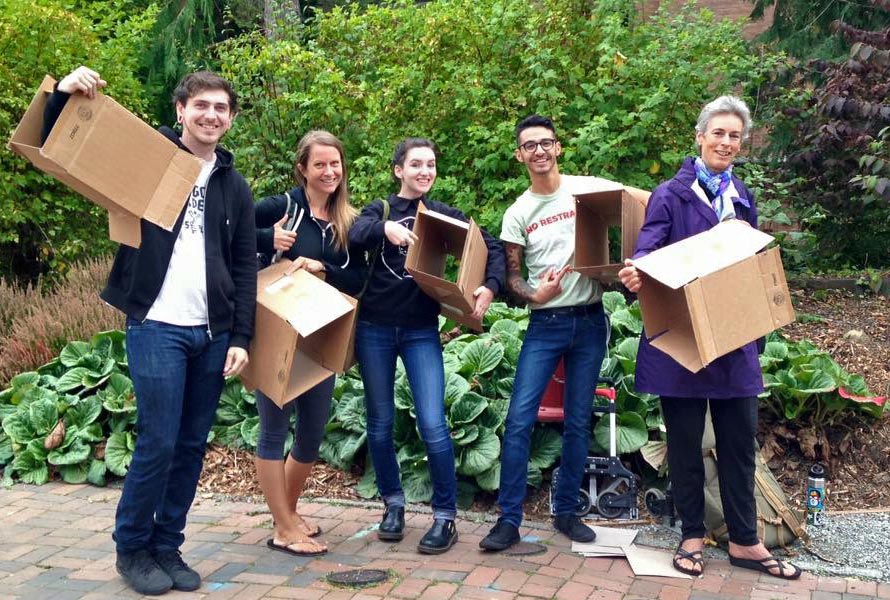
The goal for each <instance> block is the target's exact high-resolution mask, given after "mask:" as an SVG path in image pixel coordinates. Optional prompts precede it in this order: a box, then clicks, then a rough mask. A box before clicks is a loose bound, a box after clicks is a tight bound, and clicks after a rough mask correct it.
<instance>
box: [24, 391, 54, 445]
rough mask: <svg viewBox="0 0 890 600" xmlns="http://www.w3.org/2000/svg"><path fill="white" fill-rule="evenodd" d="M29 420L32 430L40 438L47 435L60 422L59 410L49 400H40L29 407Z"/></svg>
mask: <svg viewBox="0 0 890 600" xmlns="http://www.w3.org/2000/svg"><path fill="white" fill-rule="evenodd" d="M28 418H29V419H30V420H31V428H32V429H33V430H34V433H36V434H37V435H38V436H40V435H46V434H48V433H49V432H50V431H52V430H53V427H55V426H56V423H58V422H59V409H58V407H57V406H56V403H55V402H54V401H53V400H51V399H49V398H40V399H39V400H35V401H34V402H31V403H30V404H29V405H28Z"/></svg>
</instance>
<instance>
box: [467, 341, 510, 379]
mask: <svg viewBox="0 0 890 600" xmlns="http://www.w3.org/2000/svg"><path fill="white" fill-rule="evenodd" d="M503 358H504V347H503V346H502V345H501V343H500V342H496V341H494V340H492V339H478V340H475V341H473V342H470V343H469V344H467V346H466V348H464V349H463V350H462V351H461V353H460V361H461V363H462V366H461V369H460V371H461V373H462V374H465V375H469V376H475V375H483V374H485V373H488V372H489V371H491V370H493V369H494V368H495V367H497V366H498V365H499V364H500V362H501V360H502V359H503Z"/></svg>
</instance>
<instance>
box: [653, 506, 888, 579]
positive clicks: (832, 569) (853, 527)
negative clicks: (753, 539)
mask: <svg viewBox="0 0 890 600" xmlns="http://www.w3.org/2000/svg"><path fill="white" fill-rule="evenodd" d="M809 532H810V538H811V539H810V542H809V543H808V544H803V543H802V542H800V541H798V542H797V543H796V544H795V545H794V546H792V547H791V553H792V556H791V560H792V561H793V562H794V563H795V564H797V565H798V566H799V567H800V568H802V569H804V570H806V571H810V572H813V573H816V574H818V575H830V576H835V577H857V578H859V579H872V580H877V581H884V582H887V581H890V552H887V551H886V548H887V544H888V540H890V513H887V512H875V513H857V514H850V513H848V514H830V513H829V514H827V515H826V519H825V525H823V526H822V527H810V528H809ZM679 533H680V532H679V528H676V529H673V530H672V529H671V528H669V527H667V526H665V525H647V526H644V527H641V528H640V535H639V536H638V537H637V542H639V543H641V544H645V545H649V546H657V547H661V548H669V549H673V548H675V547H676V546H677V542H678V541H679V539H680V538H679ZM774 552H775V553H776V555H777V556H779V557H783V555H784V552H783V551H781V550H775V551H774ZM705 557H713V558H723V559H726V558H727V555H726V552H725V551H723V550H721V549H719V548H713V547H709V548H707V549H706V550H705Z"/></svg>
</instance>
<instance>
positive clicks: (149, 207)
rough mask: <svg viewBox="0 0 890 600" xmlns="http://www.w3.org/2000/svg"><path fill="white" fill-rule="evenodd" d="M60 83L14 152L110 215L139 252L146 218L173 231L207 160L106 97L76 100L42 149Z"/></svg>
mask: <svg viewBox="0 0 890 600" xmlns="http://www.w3.org/2000/svg"><path fill="white" fill-rule="evenodd" d="M54 84H55V80H54V79H53V78H52V77H50V76H49V75H47V76H46V77H44V79H43V82H42V83H41V84H40V88H39V89H38V90H37V94H36V95H35V96H34V98H33V100H32V101H31V104H30V105H29V106H28V110H27V111H26V112H25V115H24V117H23V118H22V120H21V122H20V123H19V125H18V127H16V130H15V132H14V133H13V135H12V137H11V138H10V140H9V144H8V145H9V148H10V149H11V150H12V151H13V152H16V153H17V154H20V155H21V156H23V157H25V158H26V159H28V160H29V161H30V162H31V163H32V164H33V165H34V166H35V167H37V168H38V169H40V170H41V171H43V172H45V173H48V174H49V175H52V176H53V177H55V178H56V179H58V180H59V181H61V182H62V183H64V184H66V185H67V186H68V187H70V188H72V189H73V190H75V191H76V192H78V193H79V194H81V195H83V196H84V197H86V198H87V199H88V200H90V201H92V202H94V203H95V204H98V205H99V206H101V207H103V208H105V209H106V210H108V211H109V236H110V237H111V239H113V240H114V241H116V242H120V243H123V244H127V245H131V246H136V247H138V246H139V242H140V240H141V231H140V224H139V219H141V218H145V219H146V220H148V221H150V222H152V223H155V224H156V225H158V226H160V227H163V228H164V229H167V230H168V231H169V230H172V229H173V226H174V224H175V223H176V219H177V218H178V216H179V213H180V212H181V211H182V207H183V205H184V204H185V202H186V200H187V199H188V197H189V195H190V194H191V191H192V188H193V187H194V184H195V180H196V179H197V178H198V174H199V173H200V171H201V162H200V160H199V159H198V158H197V157H196V156H193V155H191V154H189V153H188V152H185V151H183V150H180V149H179V148H178V147H177V146H176V145H175V144H173V143H171V142H170V140H168V139H167V138H165V137H164V136H163V135H162V134H161V133H159V132H158V131H155V129H153V128H152V127H151V126H149V125H148V124H146V123H144V122H142V121H141V120H140V119H139V118H138V117H136V116H135V115H133V114H132V113H130V112H129V111H127V109H125V108H124V107H122V106H121V105H120V104H118V103H117V102H115V101H114V100H112V99H111V98H110V97H108V96H105V95H104V94H101V93H100V94H98V95H97V97H96V98H94V99H92V100H91V99H89V98H87V97H86V96H84V95H82V94H74V95H72V96H71V98H69V100H68V102H67V103H66V105H65V108H64V109H63V110H62V113H61V114H60V115H59V119H58V120H57V121H56V124H55V125H54V126H53V129H52V131H51V133H50V135H49V137H48V138H47V140H46V143H44V144H43V145H42V146H41V145H40V130H41V127H42V125H43V110H44V107H45V106H46V101H47V98H48V97H49V94H50V93H52V89H53V85H54ZM111 213H115V214H111Z"/></svg>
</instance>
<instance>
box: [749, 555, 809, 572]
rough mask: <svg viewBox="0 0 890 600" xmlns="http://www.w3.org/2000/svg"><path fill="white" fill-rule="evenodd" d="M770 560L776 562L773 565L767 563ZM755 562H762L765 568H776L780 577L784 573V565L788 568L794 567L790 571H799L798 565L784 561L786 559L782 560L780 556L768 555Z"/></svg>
mask: <svg viewBox="0 0 890 600" xmlns="http://www.w3.org/2000/svg"><path fill="white" fill-rule="evenodd" d="M770 561H773V562H774V563H776V564H774V565H771V564H768V563H769V562H770ZM757 562H759V563H760V564H762V565H763V567H764V568H765V569H778V570H779V573H778V574H779V576H780V577H781V576H783V575H784V574H785V568H786V567H790V568H792V569H794V570H793V571H792V573H797V572H798V571H800V567H798V566H797V565H795V564H792V563H790V562H786V561H784V560H782V559H781V558H779V557H778V556H773V555H769V556H767V557H766V558H761V559H760V560H759V561H757Z"/></svg>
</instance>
